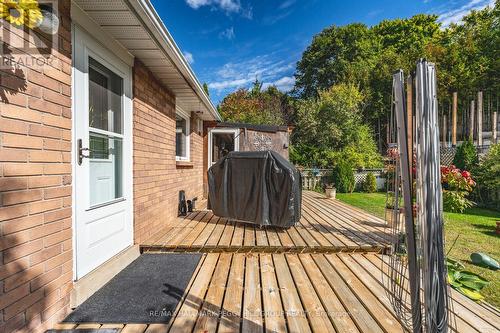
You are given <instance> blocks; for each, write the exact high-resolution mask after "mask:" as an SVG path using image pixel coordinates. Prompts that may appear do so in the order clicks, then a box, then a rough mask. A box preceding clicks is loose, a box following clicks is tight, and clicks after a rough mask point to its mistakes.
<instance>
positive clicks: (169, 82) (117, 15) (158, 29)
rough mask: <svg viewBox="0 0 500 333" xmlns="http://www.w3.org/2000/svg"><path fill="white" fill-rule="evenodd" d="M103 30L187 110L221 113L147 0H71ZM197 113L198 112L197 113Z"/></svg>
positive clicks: (209, 115) (214, 115) (213, 115)
mask: <svg viewBox="0 0 500 333" xmlns="http://www.w3.org/2000/svg"><path fill="white" fill-rule="evenodd" d="M73 2H74V3H75V4H76V5H77V6H78V7H80V8H81V9H82V10H83V11H84V12H85V14H86V15H88V16H89V17H90V18H91V19H92V20H93V21H94V22H95V23H97V24H98V25H99V26H100V27H101V29H102V30H104V31H105V32H106V33H107V34H108V35H109V36H110V37H112V38H113V39H115V40H116V41H117V42H118V43H119V44H121V45H122V46H123V47H124V48H125V49H126V50H127V51H128V52H129V53H130V54H132V55H133V56H134V57H136V58H137V59H139V60H140V61H141V62H142V63H144V65H146V67H148V68H149V70H151V72H152V73H153V75H155V77H156V78H157V79H158V80H159V81H160V82H162V83H163V84H164V85H165V86H166V87H167V88H168V89H170V90H171V91H172V92H173V93H174V94H175V97H176V103H178V104H179V106H180V107H181V108H182V109H183V110H186V111H189V112H191V111H194V112H198V111H202V114H201V117H202V118H203V119H204V120H213V119H217V120H220V116H219V114H218V112H217V110H216V109H215V107H214V106H213V104H212V102H211V101H210V99H209V98H208V96H207V95H206V94H205V92H204V91H203V88H202V86H201V85H200V83H199V82H198V80H197V79H196V76H195V75H194V73H193V71H192V69H191V68H190V66H189V65H188V63H187V61H186V60H185V59H184V56H183V55H182V53H181V52H180V50H179V48H178V47H177V45H176V44H175V41H174V40H173V38H172V37H171V36H170V34H169V32H168V30H167V29H166V28H165V26H164V25H163V23H162V22H161V19H160V18H159V16H158V15H157V14H156V11H155V10H154V8H153V6H152V5H151V3H150V2H149V0H73ZM198 114H200V113H199V112H198Z"/></svg>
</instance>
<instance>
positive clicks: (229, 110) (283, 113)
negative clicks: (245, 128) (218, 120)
mask: <svg viewBox="0 0 500 333" xmlns="http://www.w3.org/2000/svg"><path fill="white" fill-rule="evenodd" d="M219 112H220V114H221V115H222V117H223V119H224V120H226V121H232V122H243V123H250V124H268V125H287V124H288V123H289V122H290V121H291V118H292V115H293V108H292V102H291V100H290V98H289V97H288V96H287V95H286V94H284V93H282V92H281V91H279V90H278V89H277V88H276V87H274V86H270V87H268V88H267V89H266V90H262V83H261V82H259V81H258V80H255V82H254V85H253V87H252V89H251V90H250V91H249V90H247V89H239V90H237V91H235V92H233V93H231V94H229V95H227V96H226V97H225V98H224V99H223V100H222V102H221V103H220V105H219Z"/></svg>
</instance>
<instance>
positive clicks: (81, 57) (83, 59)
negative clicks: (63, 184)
mask: <svg viewBox="0 0 500 333" xmlns="http://www.w3.org/2000/svg"><path fill="white" fill-rule="evenodd" d="M72 45H73V53H72V54H73V59H72V62H73V63H72V114H73V131H72V148H73V149H72V150H73V152H72V163H73V164H72V165H73V167H72V170H73V205H72V210H73V217H72V224H73V279H74V280H77V279H78V278H81V277H82V276H84V275H85V274H86V273H85V272H80V273H79V272H78V271H79V269H78V266H77V265H78V260H77V256H78V252H79V251H78V249H79V247H80V246H79V244H78V235H77V232H78V229H79V223H80V222H78V223H77V218H78V217H77V215H78V214H79V213H80V212H81V211H82V206H83V207H84V208H88V207H89V198H88V195H87V194H88V193H87V194H85V193H78V196H79V197H78V200H77V190H78V189H81V188H84V187H82V186H84V185H85V183H88V178H86V177H78V173H79V172H80V171H79V170H78V168H80V167H82V166H79V165H78V164H77V163H76V161H77V158H78V157H77V154H78V152H77V149H76V145H77V142H78V141H77V140H78V139H79V137H78V135H81V136H82V135H87V136H88V131H87V133H86V134H84V133H82V131H81V129H80V130H79V126H80V125H79V124H78V123H77V118H79V117H76V114H77V112H79V111H80V112H81V110H86V109H88V100H87V98H86V96H87V95H86V93H83V94H82V91H83V92H85V91H88V73H85V72H82V71H81V70H80V69H82V68H83V69H85V68H87V67H88V57H89V56H91V57H92V58H94V59H95V60H96V61H98V62H100V63H102V64H103V65H105V66H106V67H107V68H109V69H110V70H111V71H113V72H115V73H117V74H118V75H119V76H121V77H122V78H123V97H122V101H123V115H122V120H123V129H122V132H123V137H125V138H127V139H126V140H124V141H123V157H124V159H126V160H125V161H124V162H123V169H122V173H123V193H122V197H123V199H124V200H120V203H117V205H121V206H120V207H123V208H124V209H125V210H126V212H127V214H126V218H127V219H128V221H126V224H125V225H126V230H127V231H126V235H127V238H126V243H127V246H130V245H133V242H134V228H133V218H134V208H133V200H134V198H133V170H132V166H133V137H132V135H133V103H132V91H133V90H132V84H133V80H132V79H133V75H132V67H131V66H130V65H129V64H127V63H125V62H122V61H121V58H120V57H119V56H117V55H116V54H115V53H114V52H112V51H110V50H109V49H108V48H105V47H104V46H103V45H102V44H101V43H99V41H98V40H96V39H94V36H91V35H89V34H88V32H86V30H85V29H84V28H82V27H80V26H78V25H77V24H75V23H72ZM86 117H88V115H87V116H86ZM87 123H88V119H87ZM113 135H116V133H113ZM118 136H120V134H118ZM82 138H83V136H82ZM84 163H88V159H84ZM80 173H81V172H80ZM82 196H83V197H82ZM108 206H109V205H108Z"/></svg>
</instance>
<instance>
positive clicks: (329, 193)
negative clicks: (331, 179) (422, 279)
mask: <svg viewBox="0 0 500 333" xmlns="http://www.w3.org/2000/svg"><path fill="white" fill-rule="evenodd" d="M325 195H326V197H327V198H331V199H335V196H336V195H337V190H336V189H335V186H333V184H326V186H325Z"/></svg>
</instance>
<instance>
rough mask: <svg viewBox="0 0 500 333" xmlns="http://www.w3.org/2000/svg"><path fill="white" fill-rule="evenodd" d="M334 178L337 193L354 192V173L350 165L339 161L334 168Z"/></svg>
mask: <svg viewBox="0 0 500 333" xmlns="http://www.w3.org/2000/svg"><path fill="white" fill-rule="evenodd" d="M332 177H333V183H334V185H335V188H336V189H337V192H340V193H351V192H352V191H354V183H355V181H354V171H353V169H352V166H351V165H350V164H349V163H347V162H345V161H339V162H338V163H337V165H336V166H335V167H334V168H333V173H332Z"/></svg>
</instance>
